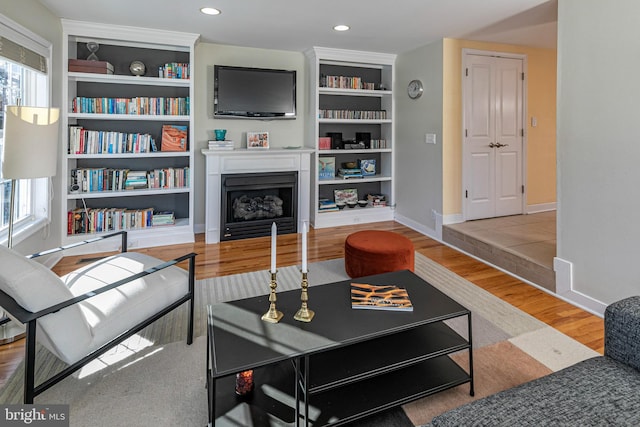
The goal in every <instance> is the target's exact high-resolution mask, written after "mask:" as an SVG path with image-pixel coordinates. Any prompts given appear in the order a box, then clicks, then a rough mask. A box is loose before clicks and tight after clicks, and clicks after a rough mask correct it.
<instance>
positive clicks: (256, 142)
mask: <svg viewBox="0 0 640 427" xmlns="http://www.w3.org/2000/svg"><path fill="white" fill-rule="evenodd" d="M247 148H248V149H259V150H260V149H262V150H265V149H268V148H269V132H247Z"/></svg>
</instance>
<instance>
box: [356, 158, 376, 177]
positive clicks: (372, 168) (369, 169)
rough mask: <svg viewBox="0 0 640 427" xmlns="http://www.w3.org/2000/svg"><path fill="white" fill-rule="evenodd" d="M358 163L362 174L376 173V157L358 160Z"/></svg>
mask: <svg viewBox="0 0 640 427" xmlns="http://www.w3.org/2000/svg"><path fill="white" fill-rule="evenodd" d="M358 165H359V167H360V170H361V171H362V175H365V176H369V175H375V174H376V159H364V160H358Z"/></svg>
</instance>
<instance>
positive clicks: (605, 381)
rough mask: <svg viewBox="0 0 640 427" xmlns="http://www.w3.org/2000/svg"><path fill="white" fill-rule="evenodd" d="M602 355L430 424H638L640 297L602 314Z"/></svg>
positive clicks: (629, 299)
mask: <svg viewBox="0 0 640 427" xmlns="http://www.w3.org/2000/svg"><path fill="white" fill-rule="evenodd" d="M604 321H605V352H604V356H599V357H594V358H591V359H588V360H585V361H583V362H580V363H577V364H575V365H573V366H570V367H568V368H565V369H563V370H560V371H558V372H554V373H552V374H550V375H547V376H545V377H542V378H539V379H537V380H534V381H531V382H528V383H525V384H522V385H520V386H518V387H514V388H512V389H509V390H505V391H502V392H500V393H496V394H494V395H492V396H488V397H485V398H484V399H480V400H477V401H474V402H472V403H469V404H466V405H463V406H461V407H459V408H456V409H453V410H451V411H448V412H445V413H444V414H442V415H439V416H437V417H435V418H434V419H433V420H432V421H431V424H429V426H433V427H441V426H492V427H493V426H510V427H511V426H640V296H638V297H630V298H626V299H624V300H621V301H618V302H616V303H613V304H611V305H610V306H608V307H607V309H606V312H605V317H604Z"/></svg>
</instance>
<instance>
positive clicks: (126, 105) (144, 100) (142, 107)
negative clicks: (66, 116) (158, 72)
mask: <svg viewBox="0 0 640 427" xmlns="http://www.w3.org/2000/svg"><path fill="white" fill-rule="evenodd" d="M71 112H73V113H89V114H135V115H141V114H145V115H156V116H184V115H189V97H186V98H167V97H148V96H139V97H135V98H105V97H100V98H88V97H84V96H77V97H75V98H74V99H73V103H72V105H71Z"/></svg>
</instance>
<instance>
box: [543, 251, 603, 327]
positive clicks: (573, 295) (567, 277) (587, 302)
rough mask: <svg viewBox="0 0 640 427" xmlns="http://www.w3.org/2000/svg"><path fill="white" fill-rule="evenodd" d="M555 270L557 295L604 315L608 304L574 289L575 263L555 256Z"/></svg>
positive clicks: (594, 312)
mask: <svg viewBox="0 0 640 427" xmlns="http://www.w3.org/2000/svg"><path fill="white" fill-rule="evenodd" d="M553 270H554V271H555V272H556V294H555V295H556V296H557V297H558V298H561V299H563V300H565V301H567V302H570V303H571V304H573V305H576V306H578V307H580V308H582V309H583V310H586V311H588V312H590V313H593V314H596V315H598V316H600V317H602V316H604V311H605V309H606V308H607V304H605V303H603V302H601V301H598V300H596V299H594V298H591V297H590V296H588V295H585V294H583V293H582V292H579V291H576V290H575V289H573V263H572V262H570V261H567V260H564V259H562V258H558V257H555V258H553Z"/></svg>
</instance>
